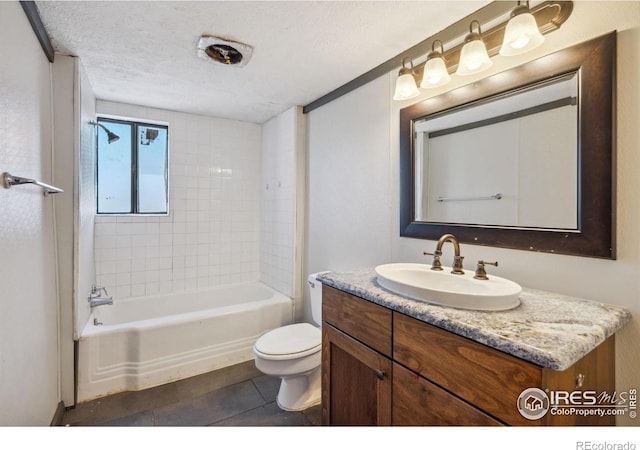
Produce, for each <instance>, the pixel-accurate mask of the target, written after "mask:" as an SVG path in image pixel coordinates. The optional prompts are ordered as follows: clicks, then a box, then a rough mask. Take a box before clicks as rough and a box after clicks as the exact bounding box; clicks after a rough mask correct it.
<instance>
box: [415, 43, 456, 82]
mask: <svg viewBox="0 0 640 450" xmlns="http://www.w3.org/2000/svg"><path fill="white" fill-rule="evenodd" d="M436 44H440V51H437V50H436ZM443 53H444V46H443V45H442V41H440V40H437V39H436V40H435V41H433V44H431V53H429V54H428V55H427V62H426V63H425V65H424V72H423V75H422V81H421V82H420V87H421V88H435V87H438V86H442V85H445V84H447V83H448V82H449V81H450V80H451V75H449V71H448V70H447V65H446V64H445V61H444V56H442V55H443Z"/></svg>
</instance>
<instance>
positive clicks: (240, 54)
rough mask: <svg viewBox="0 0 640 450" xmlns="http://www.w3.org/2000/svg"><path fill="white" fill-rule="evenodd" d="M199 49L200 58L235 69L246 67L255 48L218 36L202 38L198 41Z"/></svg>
mask: <svg viewBox="0 0 640 450" xmlns="http://www.w3.org/2000/svg"><path fill="white" fill-rule="evenodd" d="M197 48H198V56H199V57H200V58H202V59H210V60H213V61H215V62H217V63H220V64H224V65H227V66H234V67H244V66H246V65H247V63H248V62H249V60H250V59H251V54H252V53H253V48H252V47H251V46H249V45H247V44H243V43H242V42H235V41H229V40H226V39H222V38H219V37H216V36H202V37H201V38H200V39H198V46H197Z"/></svg>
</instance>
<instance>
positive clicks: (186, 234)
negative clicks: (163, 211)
mask: <svg viewBox="0 0 640 450" xmlns="http://www.w3.org/2000/svg"><path fill="white" fill-rule="evenodd" d="M96 109H97V111H98V115H100V114H104V115H112V116H118V117H125V118H132V119H139V120H149V121H163V122H168V123H169V134H170V142H169V158H170V169H169V170H170V197H169V198H170V200H169V202H170V203H169V208H170V215H169V216H154V217H141V216H126V215H120V216H97V218H96V225H95V261H96V278H97V280H96V281H97V283H98V284H100V285H101V286H105V287H106V288H107V289H108V290H109V293H110V294H112V295H113V296H114V299H116V300H117V299H122V298H127V297H137V296H144V295H154V294H158V293H170V292H174V291H182V290H189V289H195V288H201V287H206V286H215V285H220V284H227V283H235V282H244V281H257V280H259V279H260V175H261V160H260V148H261V133H262V129H261V126H260V125H256V124H252V123H245V122H239V121H231V120H224V119H216V118H210V117H205V116H198V115H193V114H185V113H178V112H172V111H165V110H159V109H153V108H144V107H139V106H133V105H125V104H120V103H112V102H104V101H99V102H98V104H97V108H96Z"/></svg>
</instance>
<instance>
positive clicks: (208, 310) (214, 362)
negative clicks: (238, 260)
mask: <svg viewBox="0 0 640 450" xmlns="http://www.w3.org/2000/svg"><path fill="white" fill-rule="evenodd" d="M292 321H293V301H292V300H291V299H290V298H288V297H286V296H284V295H282V294H280V293H279V292H277V291H274V290H273V289H271V288H269V287H267V286H266V285H264V284H262V283H246V284H238V285H229V286H222V287H214V288H208V289H206V290H198V291H190V292H183V293H175V294H167V295H158V296H150V297H138V298H130V299H123V300H114V302H113V305H104V306H97V307H95V308H93V311H92V313H91V316H90V317H89V320H88V322H87V324H86V325H85V327H84V329H83V330H82V333H81V336H80V339H79V341H78V350H77V351H78V355H77V357H78V361H77V364H78V373H77V380H78V402H83V401H88V400H92V399H95V398H98V397H102V396H105V395H109V394H114V393H117V392H122V391H137V390H141V389H146V388H149V387H153V386H158V385H160V384H164V383H168V382H171V381H175V380H179V379H182V378H187V377H191V376H194V375H198V374H201V373H205V372H208V371H211V370H215V369H218V368H221V367H226V366H230V365H233V364H237V363H240V362H244V361H249V360H251V359H253V351H252V350H253V344H254V343H255V341H256V340H257V339H258V337H260V336H261V335H262V334H264V333H265V332H267V331H269V330H272V329H274V328H277V327H280V326H283V325H287V324H290V323H292Z"/></svg>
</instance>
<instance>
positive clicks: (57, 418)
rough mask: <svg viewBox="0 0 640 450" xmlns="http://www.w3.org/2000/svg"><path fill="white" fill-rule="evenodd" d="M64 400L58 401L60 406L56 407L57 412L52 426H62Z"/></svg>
mask: <svg viewBox="0 0 640 450" xmlns="http://www.w3.org/2000/svg"><path fill="white" fill-rule="evenodd" d="M64 410H65V407H64V402H60V403H58V407H57V408H56V412H55V414H54V415H53V419H52V420H51V425H50V426H51V427H59V426H62V419H63V417H64Z"/></svg>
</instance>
